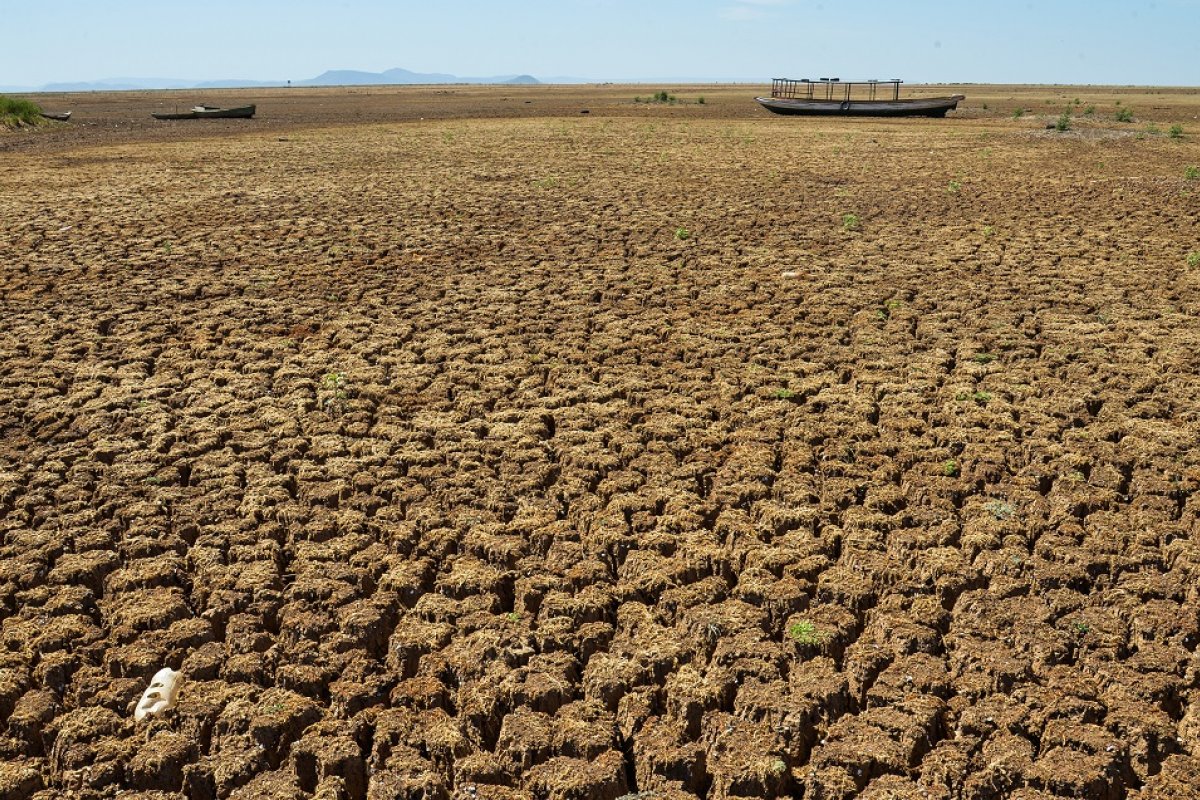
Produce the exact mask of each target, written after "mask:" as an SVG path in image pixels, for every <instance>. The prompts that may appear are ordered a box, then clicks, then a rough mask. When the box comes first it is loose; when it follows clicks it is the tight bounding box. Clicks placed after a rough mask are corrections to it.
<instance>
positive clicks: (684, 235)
mask: <svg viewBox="0 0 1200 800" xmlns="http://www.w3.org/2000/svg"><path fill="white" fill-rule="evenodd" d="M675 238H676V239H678V240H679V241H681V242H685V241H687V240H688V239H690V238H692V232H691V231H689V230H688V229H687V228H676V229H675Z"/></svg>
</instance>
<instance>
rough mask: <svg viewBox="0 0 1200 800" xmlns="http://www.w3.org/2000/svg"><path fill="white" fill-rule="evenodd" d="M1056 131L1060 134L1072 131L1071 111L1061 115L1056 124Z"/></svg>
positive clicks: (1068, 110)
mask: <svg viewBox="0 0 1200 800" xmlns="http://www.w3.org/2000/svg"><path fill="white" fill-rule="evenodd" d="M1054 130H1056V131H1058V132H1059V133H1065V132H1066V131H1069V130H1071V109H1069V108H1068V109H1067V110H1066V111H1064V112H1063V113H1062V114H1060V115H1059V117H1058V120H1056V121H1055V123H1054Z"/></svg>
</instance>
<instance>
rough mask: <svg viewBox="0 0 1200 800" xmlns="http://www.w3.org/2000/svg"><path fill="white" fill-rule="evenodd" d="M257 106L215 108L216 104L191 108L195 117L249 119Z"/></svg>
mask: <svg viewBox="0 0 1200 800" xmlns="http://www.w3.org/2000/svg"><path fill="white" fill-rule="evenodd" d="M257 108H258V107H257V106H238V107H237V108H217V107H216V106H196V107H194V108H193V109H192V111H193V112H195V114H196V116H197V117H201V118H205V119H250V118H251V117H253V116H254V112H255V110H256V109H257Z"/></svg>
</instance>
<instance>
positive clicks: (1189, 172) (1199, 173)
mask: <svg viewBox="0 0 1200 800" xmlns="http://www.w3.org/2000/svg"><path fill="white" fill-rule="evenodd" d="M1183 178H1184V180H1189V181H1194V180H1196V179H1197V178H1200V167H1197V166H1195V165H1192V164H1189V165H1188V166H1186V167H1184V168H1183Z"/></svg>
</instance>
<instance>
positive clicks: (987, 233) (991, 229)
mask: <svg viewBox="0 0 1200 800" xmlns="http://www.w3.org/2000/svg"><path fill="white" fill-rule="evenodd" d="M995 235H996V228H995V226H993V225H984V226H983V236H984V238H985V239H990V238H992V237H993V236H995Z"/></svg>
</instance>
